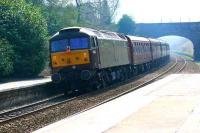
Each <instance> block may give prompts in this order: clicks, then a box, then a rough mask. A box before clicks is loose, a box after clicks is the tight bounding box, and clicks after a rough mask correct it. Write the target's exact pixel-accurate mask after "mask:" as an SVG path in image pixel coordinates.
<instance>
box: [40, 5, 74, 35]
mask: <svg viewBox="0 0 200 133" xmlns="http://www.w3.org/2000/svg"><path fill="white" fill-rule="evenodd" d="M43 14H44V16H45V18H46V20H47V23H48V31H49V34H50V35H52V34H55V33H56V32H57V31H59V30H60V29H62V28H64V27H69V26H75V25H78V24H77V21H76V17H77V11H76V8H75V7H74V6H73V5H68V6H66V7H60V6H47V7H45V8H44V12H43Z"/></svg>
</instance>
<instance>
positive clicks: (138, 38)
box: [127, 35, 149, 42]
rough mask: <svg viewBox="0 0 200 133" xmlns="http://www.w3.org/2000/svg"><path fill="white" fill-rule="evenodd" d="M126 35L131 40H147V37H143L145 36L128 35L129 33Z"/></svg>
mask: <svg viewBox="0 0 200 133" xmlns="http://www.w3.org/2000/svg"><path fill="white" fill-rule="evenodd" d="M127 37H129V38H130V39H131V41H143V42H149V39H147V38H145V37H138V36H130V35H127Z"/></svg>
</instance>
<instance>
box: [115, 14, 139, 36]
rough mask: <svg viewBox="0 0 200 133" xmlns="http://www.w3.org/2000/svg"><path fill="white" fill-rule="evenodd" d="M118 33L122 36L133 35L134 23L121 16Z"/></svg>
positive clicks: (125, 16) (129, 18)
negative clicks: (122, 34)
mask: <svg viewBox="0 0 200 133" xmlns="http://www.w3.org/2000/svg"><path fill="white" fill-rule="evenodd" d="M118 27H119V29H118V32H120V33H124V34H130V35H131V34H134V32H135V22H134V21H133V20H132V19H131V17H129V16H128V15H123V16H122V18H121V19H120V20H119V22H118Z"/></svg>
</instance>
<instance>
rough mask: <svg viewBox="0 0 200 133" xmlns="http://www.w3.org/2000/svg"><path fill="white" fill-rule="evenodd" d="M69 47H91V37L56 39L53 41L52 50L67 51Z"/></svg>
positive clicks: (76, 48) (74, 48) (72, 48)
mask: <svg viewBox="0 0 200 133" xmlns="http://www.w3.org/2000/svg"><path fill="white" fill-rule="evenodd" d="M67 48H70V49H71V50H78V49H87V48H89V39H88V38H87V37H79V38H71V39H63V40H55V41H52V42H51V51H52V52H62V51H66V50H67Z"/></svg>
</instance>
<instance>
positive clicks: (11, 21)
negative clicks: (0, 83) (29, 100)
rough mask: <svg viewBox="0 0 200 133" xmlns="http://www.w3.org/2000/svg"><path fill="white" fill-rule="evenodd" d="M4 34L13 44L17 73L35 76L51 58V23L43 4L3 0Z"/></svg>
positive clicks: (0, 16)
mask: <svg viewBox="0 0 200 133" xmlns="http://www.w3.org/2000/svg"><path fill="white" fill-rule="evenodd" d="M0 6H1V7H5V8H3V9H1V10H0V38H5V39H7V41H8V42H9V43H10V44H12V47H13V50H14V52H15V56H14V57H13V64H14V65H13V67H14V74H16V75H21V76H32V75H36V74H38V73H39V72H40V71H42V70H43V68H44V66H45V61H46V60H47V24H46V21H45V19H44V18H43V16H42V15H41V11H40V9H39V8H37V7H35V6H33V5H30V4H26V3H25V1H24V0H12V1H10V0H1V2H0Z"/></svg>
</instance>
